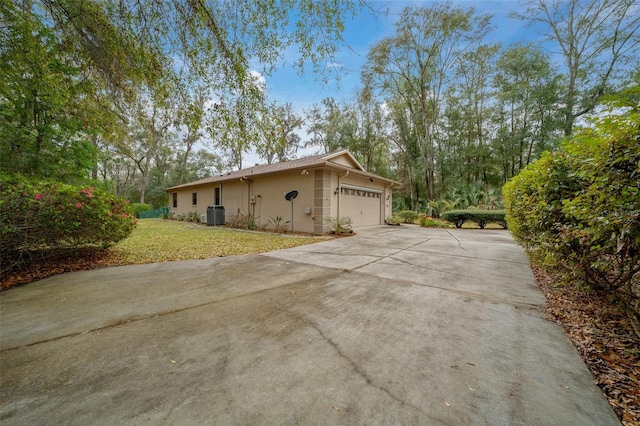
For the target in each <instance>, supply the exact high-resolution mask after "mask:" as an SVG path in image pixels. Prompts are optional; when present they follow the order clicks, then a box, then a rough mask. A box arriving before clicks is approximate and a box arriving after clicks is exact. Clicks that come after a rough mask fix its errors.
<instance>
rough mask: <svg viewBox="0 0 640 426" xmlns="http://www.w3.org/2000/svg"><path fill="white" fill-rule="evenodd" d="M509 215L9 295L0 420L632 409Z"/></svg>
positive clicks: (370, 419)
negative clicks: (512, 231) (598, 367)
mask: <svg viewBox="0 0 640 426" xmlns="http://www.w3.org/2000/svg"><path fill="white" fill-rule="evenodd" d="M544 303H545V301H544V297H543V295H542V294H541V292H540V291H539V290H538V288H537V287H536V285H535V281H534V278H533V275H532V273H531V270H530V268H529V264H528V262H527V258H526V256H525V255H524V253H523V251H522V250H521V249H520V248H519V247H518V246H517V245H516V244H515V243H514V242H513V240H512V239H511V237H510V235H509V233H508V232H506V231H498V230H477V231H476V230H458V229H455V230H454V229H450V230H444V229H422V228H418V227H414V226H402V227H373V228H366V229H360V230H358V235H357V236H355V237H351V238H343V239H337V240H332V241H327V242H322V243H318V244H313V245H309V246H303V247H298V248H294V249H288V250H282V251H277V252H272V253H268V254H264V255H251V256H241V257H234V258H218V259H208V260H198V261H186V262H170V263H162V264H152V265H142V266H125V267H118V268H108V269H101V270H95V271H84V272H76V273H69V274H64V275H61V276H56V277H52V278H49V279H46V280H42V281H40V282H38V283H33V284H30V285H27V286H24V287H20V288H15V289H11V290H8V291H5V292H3V293H1V294H0V344H1V352H0V357H1V358H0V366H1V370H0V373H1V375H0V379H1V381H0V422H1V423H2V424H3V425H14V424H77V425H87V424H101V425H106V424H132V425H134V424H135V425H137V424H144V423H146V424H180V425H184V424H219V425H234V424H235V425H254V424H255V425H272V424H273V425H291V424H303V425H325V424H326V425H334V424H342V425H374V424H375V425H377V424H399V425H400V424H401V425H458V424H460V425H469V424H478V425H560V424H562V425H612V424H620V423H619V422H618V420H617V418H616V416H615V414H614V413H613V410H612V409H611V408H610V406H609V404H608V403H607V401H606V400H605V398H604V397H603V395H602V394H601V392H600V390H599V389H598V388H597V387H596V386H595V385H594V381H593V378H592V376H591V375H590V373H589V372H588V370H587V368H586V367H585V365H584V363H583V362H582V361H581V359H580V357H579V356H578V354H577V352H576V351H575V349H574V348H573V347H572V346H571V344H570V342H569V340H568V339H567V337H566V336H565V334H564V332H563V330H562V328H561V327H560V326H558V325H557V324H555V323H553V322H550V321H548V320H546V319H545V318H544V314H543V312H542V309H541V308H542V307H543V305H544Z"/></svg>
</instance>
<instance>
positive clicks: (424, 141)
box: [364, 3, 489, 200]
mask: <svg viewBox="0 0 640 426" xmlns="http://www.w3.org/2000/svg"><path fill="white" fill-rule="evenodd" d="M488 30H489V17H488V16H484V15H483V16H477V15H476V14H475V12H474V10H473V9H468V10H465V9H462V8H459V7H453V6H452V5H451V3H437V4H434V5H433V6H431V7H429V8H423V7H420V8H414V7H405V8H404V9H403V10H402V12H401V13H400V17H399V19H398V21H397V23H396V34H395V35H394V36H391V37H388V38H385V39H383V40H382V41H380V42H379V43H377V44H376V45H375V46H373V47H372V48H371V50H370V51H369V53H368V55H367V58H368V61H369V63H368V64H367V69H366V70H365V71H364V73H365V75H366V79H367V80H368V81H371V82H372V83H373V84H374V85H375V86H377V87H379V88H381V89H382V90H383V92H384V93H386V95H387V96H388V97H389V98H394V97H395V98H397V99H402V100H403V101H404V103H405V107H406V109H407V111H408V112H409V116H410V124H411V126H412V127H413V130H412V132H413V133H414V136H415V137H417V138H418V145H419V146H420V150H421V154H422V158H423V161H424V164H425V169H426V170H425V182H426V187H427V189H428V192H427V198H428V199H429V200H435V198H436V186H435V177H436V162H435V154H436V144H437V139H438V137H439V135H438V130H439V129H438V121H439V117H440V108H441V105H440V101H441V98H442V94H443V92H444V90H445V88H446V87H447V84H448V82H449V78H450V74H451V72H452V69H453V67H454V66H455V64H456V61H457V60H458V59H459V57H460V55H461V54H462V53H463V52H466V51H469V50H470V49H472V48H474V47H475V46H476V45H477V44H478V43H479V42H480V40H481V39H482V38H483V37H484V35H485V34H486V33H487V31H488Z"/></svg>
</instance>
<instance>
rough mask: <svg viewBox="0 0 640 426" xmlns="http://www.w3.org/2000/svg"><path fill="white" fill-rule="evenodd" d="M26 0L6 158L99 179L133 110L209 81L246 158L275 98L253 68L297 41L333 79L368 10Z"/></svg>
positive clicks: (259, 0)
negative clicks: (106, 153) (356, 18)
mask: <svg viewBox="0 0 640 426" xmlns="http://www.w3.org/2000/svg"><path fill="white" fill-rule="evenodd" d="M18 3H19V2H12V1H11V0H0V12H1V13H2V16H1V19H2V34H1V37H2V46H1V47H0V55H1V58H2V63H1V64H0V67H1V68H2V71H3V81H2V83H0V85H1V87H0V108H2V115H3V123H2V126H1V127H0V138H1V139H0V144H2V148H3V151H4V148H6V152H8V153H10V155H8V156H3V160H2V161H5V160H6V161H5V163H6V165H7V166H9V165H12V166H16V167H14V168H9V169H8V170H14V169H16V170H17V168H18V166H19V168H21V169H20V170H22V171H24V170H29V171H30V172H32V173H36V174H37V173H42V174H43V175H47V176H56V174H57V175H59V176H60V177H61V178H62V179H67V178H68V175H70V174H73V175H74V177H75V178H78V177H79V176H80V175H87V174H91V175H92V176H93V177H98V176H99V175H100V173H99V167H98V161H99V158H98V156H97V155H95V148H96V147H100V146H104V145H105V144H109V143H111V144H113V145H114V146H118V147H120V145H122V143H121V141H118V140H111V141H110V140H109V139H110V138H111V137H112V136H113V134H114V133H117V132H118V129H119V128H122V127H126V126H127V125H128V122H127V120H126V119H125V118H124V117H126V114H127V113H128V112H129V111H131V110H132V108H135V107H136V105H137V104H138V102H140V99H139V97H140V96H142V98H143V100H142V101H144V98H145V97H151V98H152V99H156V98H159V97H160V98H162V97H164V96H165V95H166V94H164V93H163V94H162V96H158V93H157V91H166V90H167V89H170V90H171V97H173V98H176V97H178V96H179V95H183V94H184V93H190V92H191V93H193V91H194V89H195V88H198V87H203V86H206V87H209V88H210V89H211V91H212V94H213V95H215V98H218V99H220V100H222V101H225V110H224V112H225V117H224V119H225V123H226V124H231V123H235V126H236V127H237V128H238V129H239V131H238V133H237V134H236V135H233V136H238V137H240V138H242V146H237V145H234V144H233V143H231V142H230V138H226V139H224V141H225V142H227V146H226V148H227V149H228V151H229V152H230V153H231V154H232V157H235V158H234V163H235V164H237V165H240V164H241V157H242V154H243V153H244V152H246V150H247V149H249V148H250V147H256V145H257V144H258V143H259V142H260V140H259V138H256V137H254V136H255V135H256V132H255V128H256V126H257V124H256V121H257V120H258V119H259V116H260V114H259V112H260V111H263V110H264V109H265V108H266V106H267V104H268V103H267V99H266V97H265V96H262V95H260V94H259V93H258V91H256V90H255V87H254V86H255V84H254V81H253V80H254V79H253V75H254V74H255V72H256V71H255V70H252V69H251V68H250V66H249V64H255V66H257V67H259V69H258V70H257V72H258V73H262V74H264V73H269V72H271V71H273V70H274V69H275V67H276V65H277V64H278V63H279V62H280V60H281V58H282V52H283V51H284V49H286V48H288V47H297V48H298V52H299V57H298V59H297V60H296V62H295V66H297V67H298V68H300V69H301V68H304V67H305V66H311V67H313V68H314V69H315V70H316V71H317V72H318V73H319V76H320V78H322V77H323V74H322V73H323V72H328V71H327V68H326V67H324V66H323V65H324V62H325V60H327V59H328V60H331V58H332V57H333V55H334V54H335V52H336V50H337V46H339V45H340V44H341V43H342V31H343V30H344V21H345V19H346V18H347V17H349V16H351V15H353V14H355V13H356V12H357V10H358V9H359V8H360V6H361V5H360V3H359V2H358V1H357V0H348V1H346V2H343V3H342V4H341V6H340V7H336V5H335V2H334V1H333V0H286V1H282V2H273V1H270V0H256V1H251V2H237V1H231V0H225V1H214V0H187V1H184V2H182V1H165V0H140V1H135V2H126V1H121V2H104V1H99V0H85V1H77V0H31V1H24V2H22V3H21V4H20V5H18ZM292 28H294V29H293V30H291V29H292ZM5 76H6V77H7V78H4V77H5ZM324 77H325V78H326V74H325V75H324ZM167 82H171V84H169V85H168V84H167ZM196 109H197V108H196ZM103 111H106V112H103ZM194 112H195V110H193V111H192V113H194ZM254 112H256V113H254ZM30 115H31V116H30ZM187 115H189V114H187V113H185V115H184V118H186V117H187ZM198 120H199V119H198V118H197V117H196V116H194V115H193V114H191V119H190V120H188V121H190V122H191V129H190V130H187V133H189V135H187V139H185V140H184V143H185V145H186V147H185V152H187V155H186V156H184V157H183V160H185V161H186V160H187V159H188V153H189V152H190V151H191V149H192V144H193V143H194V138H195V137H196V135H198V134H199V132H198V131H196V127H197V126H196V127H193V126H195V123H196V122H198ZM216 124H217V125H218V124H220V123H216ZM188 128H189V126H187V129H188ZM225 130H229V128H228V127H227V128H226V129H225ZM122 133H123V134H126V133H130V131H123V132H122ZM120 136H121V135H120ZM227 136H230V135H227ZM114 139H115V138H114ZM120 148H122V151H123V152H124V151H126V147H124V146H121V147H120ZM65 159H72V160H71V161H66V160H65ZM71 163H74V164H71ZM3 165H4V164H3ZM183 166H184V164H183ZM183 168H184V167H183Z"/></svg>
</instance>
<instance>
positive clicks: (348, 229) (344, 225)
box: [324, 217, 353, 235]
mask: <svg viewBox="0 0 640 426" xmlns="http://www.w3.org/2000/svg"><path fill="white" fill-rule="evenodd" d="M324 221H325V222H326V223H327V224H329V227H330V229H329V232H330V233H332V234H336V235H347V234H353V227H352V224H351V218H350V217H338V218H336V217H327V218H325V219H324Z"/></svg>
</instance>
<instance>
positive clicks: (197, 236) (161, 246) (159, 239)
mask: <svg viewBox="0 0 640 426" xmlns="http://www.w3.org/2000/svg"><path fill="white" fill-rule="evenodd" d="M327 238H328V237H303V236H297V235H281V234H273V233H267V232H250V231H242V230H234V229H226V228H219V227H212V226H204V225H200V224H194V223H188V222H179V221H169V220H161V219H143V220H140V221H139V222H138V226H137V227H136V229H135V230H134V231H133V233H132V234H131V236H130V237H129V238H127V239H126V240H124V241H121V242H120V243H118V244H117V245H115V246H114V247H113V248H112V249H111V250H110V255H109V259H108V260H107V262H106V263H107V264H112V265H113V264H120V265H122V264H132V263H136V264H140V263H154V262H165V261H171V260H187V259H206V258H209V257H223V256H236V255H241V254H251V253H264V252H267V251H272V250H278V249H283V248H290V247H296V246H301V245H305V244H311V243H316V242H319V241H324V240H326V239H327Z"/></svg>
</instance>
